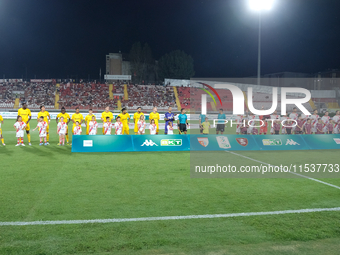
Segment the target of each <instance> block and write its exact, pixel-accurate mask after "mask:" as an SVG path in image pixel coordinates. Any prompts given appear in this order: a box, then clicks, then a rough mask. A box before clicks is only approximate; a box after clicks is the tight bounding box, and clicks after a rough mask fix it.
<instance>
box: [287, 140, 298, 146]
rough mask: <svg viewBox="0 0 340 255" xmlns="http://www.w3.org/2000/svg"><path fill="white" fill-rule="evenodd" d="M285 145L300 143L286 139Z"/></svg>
mask: <svg viewBox="0 0 340 255" xmlns="http://www.w3.org/2000/svg"><path fill="white" fill-rule="evenodd" d="M286 145H300V144H299V143H297V142H295V141H294V140H293V139H287V142H286Z"/></svg>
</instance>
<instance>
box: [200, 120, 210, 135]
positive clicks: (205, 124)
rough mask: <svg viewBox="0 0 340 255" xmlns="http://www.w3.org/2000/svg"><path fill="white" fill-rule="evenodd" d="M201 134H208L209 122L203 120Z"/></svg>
mask: <svg viewBox="0 0 340 255" xmlns="http://www.w3.org/2000/svg"><path fill="white" fill-rule="evenodd" d="M202 126H203V134H209V128H210V122H206V121H205V122H203V123H202Z"/></svg>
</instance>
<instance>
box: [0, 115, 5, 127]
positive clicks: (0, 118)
mask: <svg viewBox="0 0 340 255" xmlns="http://www.w3.org/2000/svg"><path fill="white" fill-rule="evenodd" d="M2 121H4V118H2V116H1V115H0V129H1V122H2Z"/></svg>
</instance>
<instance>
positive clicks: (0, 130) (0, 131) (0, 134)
mask: <svg viewBox="0 0 340 255" xmlns="http://www.w3.org/2000/svg"><path fill="white" fill-rule="evenodd" d="M0 136H2V129H1V128H0Z"/></svg>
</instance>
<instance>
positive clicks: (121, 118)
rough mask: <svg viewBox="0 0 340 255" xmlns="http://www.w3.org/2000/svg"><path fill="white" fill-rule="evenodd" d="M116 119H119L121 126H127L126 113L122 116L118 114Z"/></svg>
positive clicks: (127, 117)
mask: <svg viewBox="0 0 340 255" xmlns="http://www.w3.org/2000/svg"><path fill="white" fill-rule="evenodd" d="M117 117H120V121H121V122H122V123H123V126H127V125H128V122H127V120H128V119H130V115H129V114H128V113H125V114H122V113H120V114H119V115H118V116H117Z"/></svg>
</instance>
